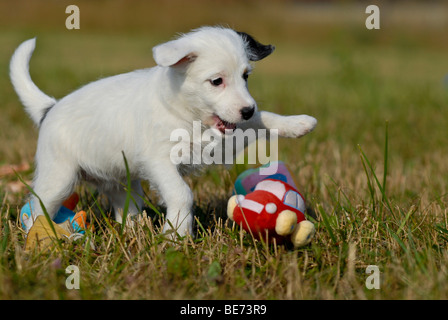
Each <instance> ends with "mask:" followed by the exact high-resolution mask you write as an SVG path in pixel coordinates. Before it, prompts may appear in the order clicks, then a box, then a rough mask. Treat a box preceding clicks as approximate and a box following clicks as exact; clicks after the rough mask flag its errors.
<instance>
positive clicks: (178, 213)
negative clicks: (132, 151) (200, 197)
mask: <svg viewBox="0 0 448 320" xmlns="http://www.w3.org/2000/svg"><path fill="white" fill-rule="evenodd" d="M149 181H150V183H155V185H156V188H157V189H158V191H159V194H160V196H161V197H162V200H163V202H164V203H165V204H166V206H167V213H166V223H165V225H164V227H163V232H167V231H171V230H173V229H174V231H175V232H177V233H178V234H179V235H180V236H185V235H187V234H190V235H193V214H192V206H193V193H192V191H191V189H190V187H189V186H188V184H187V183H186V182H185V181H184V179H183V178H182V176H181V175H180V173H179V172H178V170H177V167H176V165H174V164H172V163H171V161H169V160H167V161H166V162H160V163H159V164H158V165H157V166H155V167H151V168H150V174H149Z"/></svg>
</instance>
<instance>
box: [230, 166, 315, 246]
mask: <svg viewBox="0 0 448 320" xmlns="http://www.w3.org/2000/svg"><path fill="white" fill-rule="evenodd" d="M276 165H277V166H278V168H279V169H280V170H285V167H284V164H283V163H277V164H276ZM258 173H259V172H258V171H257V170H255V171H254V169H251V172H250V174H251V175H252V178H251V179H252V180H253V181H255V182H256V184H255V186H254V187H249V186H248V185H247V186H246V188H245V190H249V192H248V193H246V194H236V195H233V196H232V197H231V198H230V199H229V201H228V203H227V215H228V217H229V218H230V219H231V220H233V221H235V222H236V223H237V224H239V225H240V226H241V227H242V228H243V229H244V230H246V231H247V232H249V233H251V234H252V235H253V236H254V237H255V238H258V239H265V240H267V241H268V242H273V241H274V240H275V242H276V243H277V244H281V243H285V242H291V243H292V244H293V245H294V246H295V247H302V246H304V245H307V244H309V243H310V242H311V239H312V237H313V236H314V233H315V228H314V224H313V223H312V222H310V221H308V220H307V219H306V217H305V214H304V212H305V210H306V206H305V199H304V198H303V196H302V195H301V194H300V192H298V191H297V189H296V188H295V186H292V185H291V184H289V183H287V182H285V181H287V179H283V178H281V177H280V179H279V175H278V173H275V174H273V175H271V176H268V177H264V179H262V177H261V176H259V177H258V178H254V177H253V176H257V175H258ZM240 177H243V178H246V179H247V173H243V174H242V175H241V176H240ZM289 177H290V176H289ZM290 179H291V178H290ZM237 180H238V179H237ZM240 185H241V183H240ZM245 190H243V192H242V193H245Z"/></svg>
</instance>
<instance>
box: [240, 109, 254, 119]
mask: <svg viewBox="0 0 448 320" xmlns="http://www.w3.org/2000/svg"><path fill="white" fill-rule="evenodd" d="M240 112H241V116H242V117H243V119H244V120H249V119H250V118H252V116H253V115H254V112H255V107H254V106H252V107H244V108H242V109H241V110H240Z"/></svg>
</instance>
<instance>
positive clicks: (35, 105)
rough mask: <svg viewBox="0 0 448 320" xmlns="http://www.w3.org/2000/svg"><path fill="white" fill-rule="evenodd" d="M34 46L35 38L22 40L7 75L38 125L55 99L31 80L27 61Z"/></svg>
mask: <svg viewBox="0 0 448 320" xmlns="http://www.w3.org/2000/svg"><path fill="white" fill-rule="evenodd" d="M35 46H36V38H34V39H30V40H27V41H25V42H23V43H22V44H21V45H20V46H19V47H18V48H17V49H16V51H15V52H14V54H13V56H12V58H11V63H10V65H9V75H10V77H11V82H12V85H13V86H14V89H15V90H16V92H17V95H18V96H19V98H20V101H22V104H23V105H24V106H25V110H26V111H27V112H28V114H29V115H30V117H31V119H32V120H33V121H34V123H35V124H36V125H38V126H39V125H40V122H41V120H42V119H43V117H44V115H45V114H46V112H47V111H48V110H49V109H50V108H51V107H52V106H53V105H54V104H55V103H56V99H54V98H52V97H50V96H48V95H46V94H45V93H43V92H42V91H41V90H40V89H39V88H38V87H37V86H36V85H35V84H34V82H33V80H31V76H30V72H29V62H30V59H31V55H32V54H33V51H34V48H35Z"/></svg>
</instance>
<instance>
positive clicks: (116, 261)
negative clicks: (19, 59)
mask: <svg viewBox="0 0 448 320" xmlns="http://www.w3.org/2000/svg"><path fill="white" fill-rule="evenodd" d="M129 3H130V4H129ZM186 3H187V2H181V1H169V2H163V3H160V2H154V3H152V2H148V1H133V2H125V1H119V0H113V1H98V2H92V1H79V2H77V4H78V6H79V7H80V11H81V29H80V30H67V29H66V28H65V19H66V17H67V16H68V15H67V14H65V7H66V6H67V5H69V4H71V3H69V2H68V1H39V2H35V1H14V2H11V1H0V110H1V116H0V179H1V180H0V201H1V203H2V205H1V211H0V214H1V216H0V299H275V300H281V299H447V298H448V286H447V285H446V284H447V279H448V269H447V265H448V251H447V245H448V217H447V210H448V196H447V192H448V191H447V182H448V161H447V159H446V157H447V155H448V143H447V140H448V83H447V80H445V82H444V79H446V78H445V77H446V75H447V74H448V42H447V41H446V39H448V31H447V30H448V10H447V9H448V7H447V5H446V4H443V3H440V4H437V3H433V4H431V5H423V4H420V5H418V4H409V3H407V2H405V3H401V4H400V3H398V4H394V5H392V4H388V3H387V2H386V3H384V4H382V5H381V6H380V8H381V19H382V20H381V30H367V29H366V28H365V26H364V21H365V18H366V17H367V15H366V14H365V13H364V11H365V6H366V4H361V5H358V4H350V3H349V2H343V4H340V5H339V4H335V5H326V6H323V5H300V4H294V3H292V2H289V1H279V2H267V1H266V2H262V1H261V2H260V1H253V2H245V3H241V2H237V1H228V2H225V4H220V2H210V1H189V2H188V5H187V4H186ZM205 24H209V25H210V24H211V25H214V24H225V25H228V26H230V27H233V28H235V29H239V30H242V31H246V32H248V33H250V34H253V35H255V36H256V37H257V38H258V39H259V40H260V41H261V42H264V43H273V44H275V45H276V48H277V49H276V52H275V53H274V54H273V55H272V56H270V57H269V58H267V59H266V60H263V61H260V62H259V63H257V64H256V69H255V71H254V73H253V74H252V75H251V77H250V80H249V87H250V90H251V92H252V94H253V96H254V98H255V99H256V100H257V101H258V103H259V107H260V108H262V109H265V110H270V111H275V112H278V113H283V114H302V113H303V114H309V115H312V116H314V117H315V118H317V119H318V121H319V123H318V126H317V127H316V129H315V131H314V132H312V133H311V134H309V135H307V136H305V137H303V138H302V139H299V140H286V139H284V140H280V143H279V146H280V152H279V158H280V160H282V161H284V162H285V163H286V164H287V166H288V168H289V169H290V171H291V173H292V174H293V176H294V178H295V180H296V183H297V185H298V186H299V190H300V191H301V192H302V193H303V195H304V196H305V199H306V200H307V205H308V206H309V210H308V213H309V216H310V219H311V220H312V221H313V222H315V225H316V229H317V232H316V236H315V238H314V240H313V242H312V244H311V245H309V246H307V247H304V248H301V249H296V250H293V249H291V248H286V247H283V246H277V247H274V246H266V245H265V244H263V243H261V242H259V241H255V240H253V239H252V238H251V237H250V235H248V234H246V233H244V232H242V231H240V230H239V228H238V227H237V226H234V225H233V224H231V223H230V222H228V221H227V219H226V213H225V208H226V201H227V199H228V198H229V197H230V195H231V193H232V185H233V183H234V181H235V179H236V177H237V175H238V173H240V172H241V171H242V170H244V169H245V168H247V167H249V166H246V165H239V166H235V167H233V168H231V169H230V170H225V169H224V168H221V167H215V168H211V169H209V170H207V171H206V172H205V174H204V175H203V176H199V177H191V178H189V179H188V181H189V183H190V185H191V186H192V188H193V192H194V195H195V215H196V218H197V223H196V227H197V228H196V229H195V232H196V237H195V239H183V240H179V241H178V242H177V243H172V242H170V241H168V240H166V239H165V238H164V237H163V236H162V235H161V234H160V221H161V218H160V217H158V215H157V214H154V213H151V214H150V215H149V217H147V218H142V219H141V220H140V221H139V223H138V224H136V225H135V226H134V227H132V228H125V229H124V233H123V234H121V232H120V230H121V227H120V225H118V224H116V223H114V222H113V221H110V223H106V222H105V220H104V219H103V218H102V217H99V216H100V215H101V212H103V213H105V214H106V215H107V210H108V208H107V203H106V202H105V201H104V199H103V198H101V197H98V198H97V197H96V194H95V190H93V189H91V188H90V187H88V186H82V187H81V188H80V189H79V192H80V193H81V201H80V204H79V205H78V209H79V210H81V209H83V210H86V211H87V212H88V214H89V216H90V218H91V220H92V221H93V223H94V225H95V226H96V230H95V231H94V232H93V233H88V238H89V239H90V240H91V241H92V243H93V244H94V247H92V246H90V245H88V244H86V243H85V242H84V241H82V240H78V241H75V242H72V243H69V242H64V243H62V250H59V251H56V250H55V251H53V252H34V253H25V252H24V250H23V246H24V234H23V232H22V230H21V229H20V226H19V224H18V222H17V215H18V212H19V210H20V208H21V206H22V205H23V203H24V201H25V198H26V196H27V194H28V190H27V188H26V187H25V186H24V184H23V183H21V182H20V180H19V178H18V177H17V176H16V175H15V174H14V173H13V172H11V170H9V168H10V166H11V165H16V166H19V165H22V167H16V169H17V170H18V171H19V174H20V176H21V177H22V178H23V179H24V180H25V181H27V182H30V181H31V180H32V171H33V170H32V167H33V156H34V152H35V148H36V139H37V130H36V129H35V128H34V127H33V125H32V122H31V120H29V119H28V117H27V115H26V114H25V112H24V110H23V108H22V106H21V104H20V103H19V101H18V98H17V96H16V94H15V93H14V91H13V89H12V87H11V84H10V81H9V78H8V64H9V59H10V57H11V55H12V53H13V51H14V49H15V48H16V47H17V46H18V45H19V44H20V43H21V42H22V41H24V40H26V39H28V38H31V37H35V36H37V48H36V51H35V53H34V55H33V58H32V60H31V66H30V68H31V74H32V77H33V80H34V81H35V83H36V84H37V85H38V86H39V87H40V88H41V89H42V90H43V91H44V92H46V93H48V94H50V95H52V96H54V97H56V98H61V97H63V96H64V95H66V94H68V93H69V92H71V91H72V90H74V89H76V88H78V87H79V86H81V85H83V84H85V83H87V82H89V81H93V80H96V79H98V78H101V77H104V76H108V75H113V74H117V73H121V72H126V71H130V70H134V69H138V68H146V67H150V66H153V65H154V61H153V59H152V56H151V48H152V47H153V46H154V45H156V44H158V43H160V42H163V41H167V40H169V39H171V38H172V37H173V36H174V35H175V34H176V33H177V32H187V31H188V30H190V29H191V28H195V27H198V26H201V25H205ZM145 189H146V190H147V193H148V202H151V203H154V204H155V203H156V201H155V200H156V198H155V196H154V194H152V193H151V192H150V191H149V188H148V186H147V185H145ZM95 200H98V201H97V202H96V201H95ZM158 209H160V210H162V209H161V208H158ZM69 265H75V266H77V267H78V268H79V270H80V276H81V281H80V289H79V290H69V289H67V288H66V286H65V281H66V278H67V276H68V275H67V274H66V273H65V268H66V267H67V266H69ZM368 265H375V266H377V267H378V268H379V270H380V272H381V274H380V288H379V289H368V288H367V287H366V279H367V277H368V276H369V275H368V274H366V268H367V266H368Z"/></svg>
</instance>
